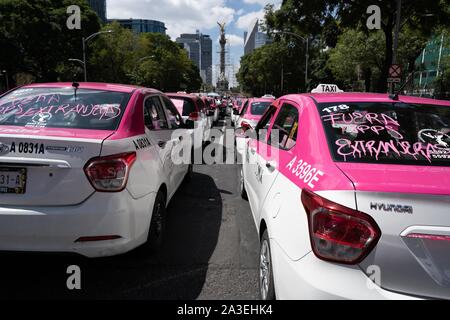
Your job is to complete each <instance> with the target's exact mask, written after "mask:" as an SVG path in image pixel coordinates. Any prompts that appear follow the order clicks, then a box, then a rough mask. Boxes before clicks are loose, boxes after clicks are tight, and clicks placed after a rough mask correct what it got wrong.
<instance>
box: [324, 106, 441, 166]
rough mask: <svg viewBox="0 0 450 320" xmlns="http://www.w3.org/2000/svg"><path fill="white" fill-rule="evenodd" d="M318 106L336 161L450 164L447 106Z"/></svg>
mask: <svg viewBox="0 0 450 320" xmlns="http://www.w3.org/2000/svg"><path fill="white" fill-rule="evenodd" d="M318 108H319V113H320V115H321V120H322V124H323V126H324V129H325V133H326V136H327V140H328V144H329V147H330V151H331V153H332V156H333V158H334V160H335V161H338V162H364V163H385V164H410V165H436V166H450V107H447V106H436V105H415V104H414V105H413V104H404V103H396V104H390V103H341V104H337V103H327V104H319V105H318Z"/></svg>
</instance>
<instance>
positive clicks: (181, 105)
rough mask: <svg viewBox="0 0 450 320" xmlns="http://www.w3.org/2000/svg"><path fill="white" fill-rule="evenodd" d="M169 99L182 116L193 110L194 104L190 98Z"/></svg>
mask: <svg viewBox="0 0 450 320" xmlns="http://www.w3.org/2000/svg"><path fill="white" fill-rule="evenodd" d="M170 100H171V101H172V103H173V104H174V105H175V108H176V109H177V110H178V112H179V113H180V114H181V115H182V116H186V117H188V116H189V115H190V114H191V113H192V112H195V105H194V102H193V101H192V100H191V99H185V98H181V97H171V98H170Z"/></svg>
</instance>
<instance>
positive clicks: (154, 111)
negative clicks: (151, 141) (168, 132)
mask: <svg viewBox="0 0 450 320" xmlns="http://www.w3.org/2000/svg"><path fill="white" fill-rule="evenodd" d="M144 122H145V125H146V126H147V128H149V129H150V130H163V129H169V125H168V124H167V120H166V116H165V115H164V110H163V107H162V105H161V101H160V99H159V97H158V96H153V97H149V98H147V99H146V100H145V108H144Z"/></svg>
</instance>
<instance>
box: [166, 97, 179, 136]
mask: <svg viewBox="0 0 450 320" xmlns="http://www.w3.org/2000/svg"><path fill="white" fill-rule="evenodd" d="M162 100H163V101H164V105H165V107H166V110H167V120H168V121H169V123H170V127H171V128H172V129H178V128H179V127H180V126H181V124H182V123H183V121H182V120H181V116H180V113H179V112H178V110H177V108H175V106H174V105H173V103H172V101H170V99H169V98H166V97H164V96H163V97H162Z"/></svg>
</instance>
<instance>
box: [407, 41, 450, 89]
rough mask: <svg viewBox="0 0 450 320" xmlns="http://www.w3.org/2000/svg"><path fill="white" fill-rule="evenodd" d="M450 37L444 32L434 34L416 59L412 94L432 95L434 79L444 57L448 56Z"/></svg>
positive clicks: (437, 74) (449, 53) (439, 70)
mask: <svg viewBox="0 0 450 320" xmlns="http://www.w3.org/2000/svg"><path fill="white" fill-rule="evenodd" d="M448 43H450V39H448V37H447V38H446V37H445V35H444V33H442V34H440V35H436V36H434V37H433V38H432V39H430V41H429V42H428V43H427V45H426V47H425V48H424V49H423V51H422V53H421V54H420V56H419V57H418V58H417V60H416V70H419V71H417V72H416V73H415V74H414V87H415V92H414V94H425V95H432V94H433V92H434V81H435V80H436V78H437V77H438V76H439V74H440V73H441V72H442V70H441V68H442V64H443V61H444V59H445V58H447V57H450V46H449V45H448Z"/></svg>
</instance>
